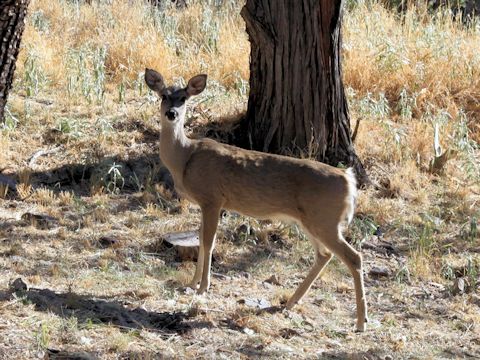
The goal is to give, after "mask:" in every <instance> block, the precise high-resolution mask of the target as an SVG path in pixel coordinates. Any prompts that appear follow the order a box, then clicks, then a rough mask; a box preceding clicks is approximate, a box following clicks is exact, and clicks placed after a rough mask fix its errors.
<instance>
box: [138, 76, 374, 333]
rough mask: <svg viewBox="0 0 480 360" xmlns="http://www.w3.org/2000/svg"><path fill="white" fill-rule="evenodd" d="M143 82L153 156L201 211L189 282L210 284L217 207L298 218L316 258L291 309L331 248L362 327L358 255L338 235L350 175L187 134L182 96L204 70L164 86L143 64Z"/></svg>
mask: <svg viewBox="0 0 480 360" xmlns="http://www.w3.org/2000/svg"><path fill="white" fill-rule="evenodd" d="M145 81H146V83H147V85H148V86H149V87H150V89H152V90H153V91H155V92H156V93H157V94H158V95H159V96H160V97H161V99H162V102H161V108H160V118H161V126H162V130H161V135H160V158H161V160H162V162H163V163H164V165H165V166H166V167H167V168H168V170H169V171H170V172H171V174H172V176H173V180H174V183H175V189H176V190H177V192H178V193H179V194H181V195H182V196H184V197H186V198H187V199H188V200H190V201H192V202H193V203H195V204H198V205H199V206H200V208H201V211H202V225H201V229H200V250H199V256H198V261H197V267H196V270H195V275H194V276H193V280H192V281H191V283H190V284H189V286H190V287H191V288H193V289H198V293H203V292H205V291H207V290H208V288H209V286H210V265H211V259H212V250H213V246H214V243H215V232H216V230H217V225H218V220H219V216H220V211H221V210H222V209H228V210H234V211H237V212H239V213H242V214H244V215H248V216H253V217H256V218H263V219H265V218H270V219H271V218H280V219H288V220H293V221H295V222H297V223H299V224H301V225H302V227H303V229H304V230H305V232H306V233H307V234H308V235H309V239H310V241H311V243H312V244H313V247H314V250H315V264H314V265H313V267H312V269H311V270H310V272H309V273H308V275H307V277H306V278H305V280H304V281H303V282H302V284H301V285H300V286H299V287H298V289H297V290H296V291H295V293H294V294H293V296H292V297H291V298H290V299H289V300H288V302H287V304H286V307H287V309H291V308H292V307H293V306H294V305H295V304H296V303H297V302H298V301H299V300H300V299H301V298H302V297H303V296H304V295H305V293H306V292H307V290H308V289H309V288H310V286H311V285H312V283H313V281H314V280H315V279H316V278H317V277H319V275H320V273H321V272H322V270H323V269H324V268H325V266H326V265H327V264H328V262H329V261H330V259H331V258H332V256H333V255H336V256H338V257H339V258H340V259H341V260H342V262H343V263H345V265H346V266H347V267H348V268H349V270H350V272H351V273H352V275H353V280H354V285H355V294H356V303H357V330H358V331H364V330H365V322H366V321H367V309H366V299H365V291H364V286H363V271H362V257H361V255H360V254H359V253H358V252H357V251H356V250H355V249H354V248H352V247H351V246H350V245H349V244H348V243H347V242H346V241H345V239H344V238H343V236H342V225H343V223H344V222H347V223H349V222H350V221H351V220H352V217H353V212H354V201H355V196H356V180H355V176H354V174H353V171H352V169H347V170H342V169H337V168H334V167H331V166H329V165H325V164H322V163H318V162H315V161H311V160H300V159H295V158H290V157H287V156H280V155H272V154H265V153H261V152H257V151H249V150H244V149H240V148H237V147H234V146H229V145H225V144H221V143H218V142H216V141H214V140H211V139H201V140H193V139H189V138H188V137H187V136H186V135H185V132H184V129H183V125H184V121H185V111H186V106H185V102H186V101H187V99H188V98H190V97H191V96H193V95H198V94H200V93H201V92H202V91H203V90H204V89H205V87H206V83H207V75H197V76H194V77H193V78H191V79H190V81H189V82H188V84H187V87H186V88H179V87H174V86H170V87H167V86H166V85H165V82H164V79H163V77H162V75H160V74H159V73H158V72H156V71H155V70H151V69H146V71H145Z"/></svg>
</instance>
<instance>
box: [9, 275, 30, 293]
mask: <svg viewBox="0 0 480 360" xmlns="http://www.w3.org/2000/svg"><path fill="white" fill-rule="evenodd" d="M10 289H11V290H12V291H13V292H17V291H26V290H27V284H25V283H24V282H23V280H22V279H21V278H18V279H15V280H14V281H13V282H12V283H11V284H10Z"/></svg>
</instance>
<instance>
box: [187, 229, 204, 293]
mask: <svg viewBox="0 0 480 360" xmlns="http://www.w3.org/2000/svg"><path fill="white" fill-rule="evenodd" d="M199 237H200V246H199V249H198V259H197V267H196V268H195V275H193V279H192V281H190V282H189V283H188V285H187V287H189V288H192V289H197V288H198V284H199V283H200V280H201V279H202V271H203V259H204V251H203V240H202V239H203V225H202V226H201V227H200V236H199Z"/></svg>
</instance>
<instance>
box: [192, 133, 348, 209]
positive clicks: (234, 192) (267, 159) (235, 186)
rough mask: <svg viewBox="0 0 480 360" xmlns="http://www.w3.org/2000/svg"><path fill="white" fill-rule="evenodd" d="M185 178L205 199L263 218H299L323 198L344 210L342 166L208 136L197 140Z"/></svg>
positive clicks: (195, 194)
mask: <svg viewBox="0 0 480 360" xmlns="http://www.w3.org/2000/svg"><path fill="white" fill-rule="evenodd" d="M183 184H184V188H185V190H186V191H187V192H188V193H189V195H190V197H192V198H193V199H194V200H195V201H196V202H197V203H199V204H200V205H202V204H208V203H209V202H215V203H220V204H221V206H222V207H223V208H225V209H230V210H235V211H238V212H240V213H243V214H245V215H250V216H255V217H260V218H262V217H263V218H268V217H272V216H286V217H293V218H298V217H299V215H301V214H302V213H304V212H308V211H309V206H310V205H312V206H315V205H316V204H318V203H319V202H322V203H327V204H328V203H330V204H332V205H331V210H332V211H335V209H336V208H337V207H338V211H339V212H341V211H342V207H343V196H344V194H346V192H347V182H346V180H345V176H344V171H343V170H341V169H337V168H334V167H331V166H329V165H325V164H322V163H318V162H315V161H310V160H301V159H295V158H290V157H287V156H280V155H273V154H266V153H261V152H257V151H249V150H244V149H240V148H237V147H234V146H229V145H225V144H220V143H218V142H215V141H213V140H209V139H204V140H200V141H198V142H197V143H196V148H195V150H194V151H193V153H192V155H191V157H190V159H189V160H188V162H187V164H186V166H185V171H184V176H183ZM339 202H340V203H339ZM336 204H338V206H337V205H336Z"/></svg>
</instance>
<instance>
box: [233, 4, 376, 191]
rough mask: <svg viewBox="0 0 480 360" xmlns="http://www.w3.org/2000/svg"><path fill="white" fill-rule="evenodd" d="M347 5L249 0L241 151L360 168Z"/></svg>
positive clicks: (361, 176)
mask: <svg viewBox="0 0 480 360" xmlns="http://www.w3.org/2000/svg"><path fill="white" fill-rule="evenodd" d="M342 8H343V4H342V1H340V0H338V1H337V0H322V1H319V0H302V1H291V0H247V2H246V5H245V6H244V8H243V9H242V13H241V14H242V16H243V18H244V20H245V22H246V27H247V33H248V35H249V38H250V43H251V55H250V57H251V58H250V95H249V99H248V109H247V114H246V117H245V119H244V120H243V121H242V123H241V124H240V126H239V128H238V129H237V132H236V139H238V141H239V142H240V144H239V145H240V146H244V147H250V148H253V149H256V150H260V151H265V152H273V153H281V154H290V155H297V156H298V155H308V156H310V157H314V158H315V159H317V160H320V161H323V162H326V163H329V164H332V165H335V166H337V165H338V164H339V163H342V164H344V165H346V166H353V167H354V168H355V171H356V174H357V177H358V179H359V182H360V183H362V184H364V183H366V182H367V181H368V178H367V176H366V173H365V170H364V168H363V166H362V164H361V162H360V161H359V159H358V157H357V155H356V154H355V150H354V147H353V143H352V140H351V134H350V120H349V115H348V106H347V102H346V98H345V92H344V87H343V82H342V67H341V62H340V53H341V30H340V29H341V17H342Z"/></svg>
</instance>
